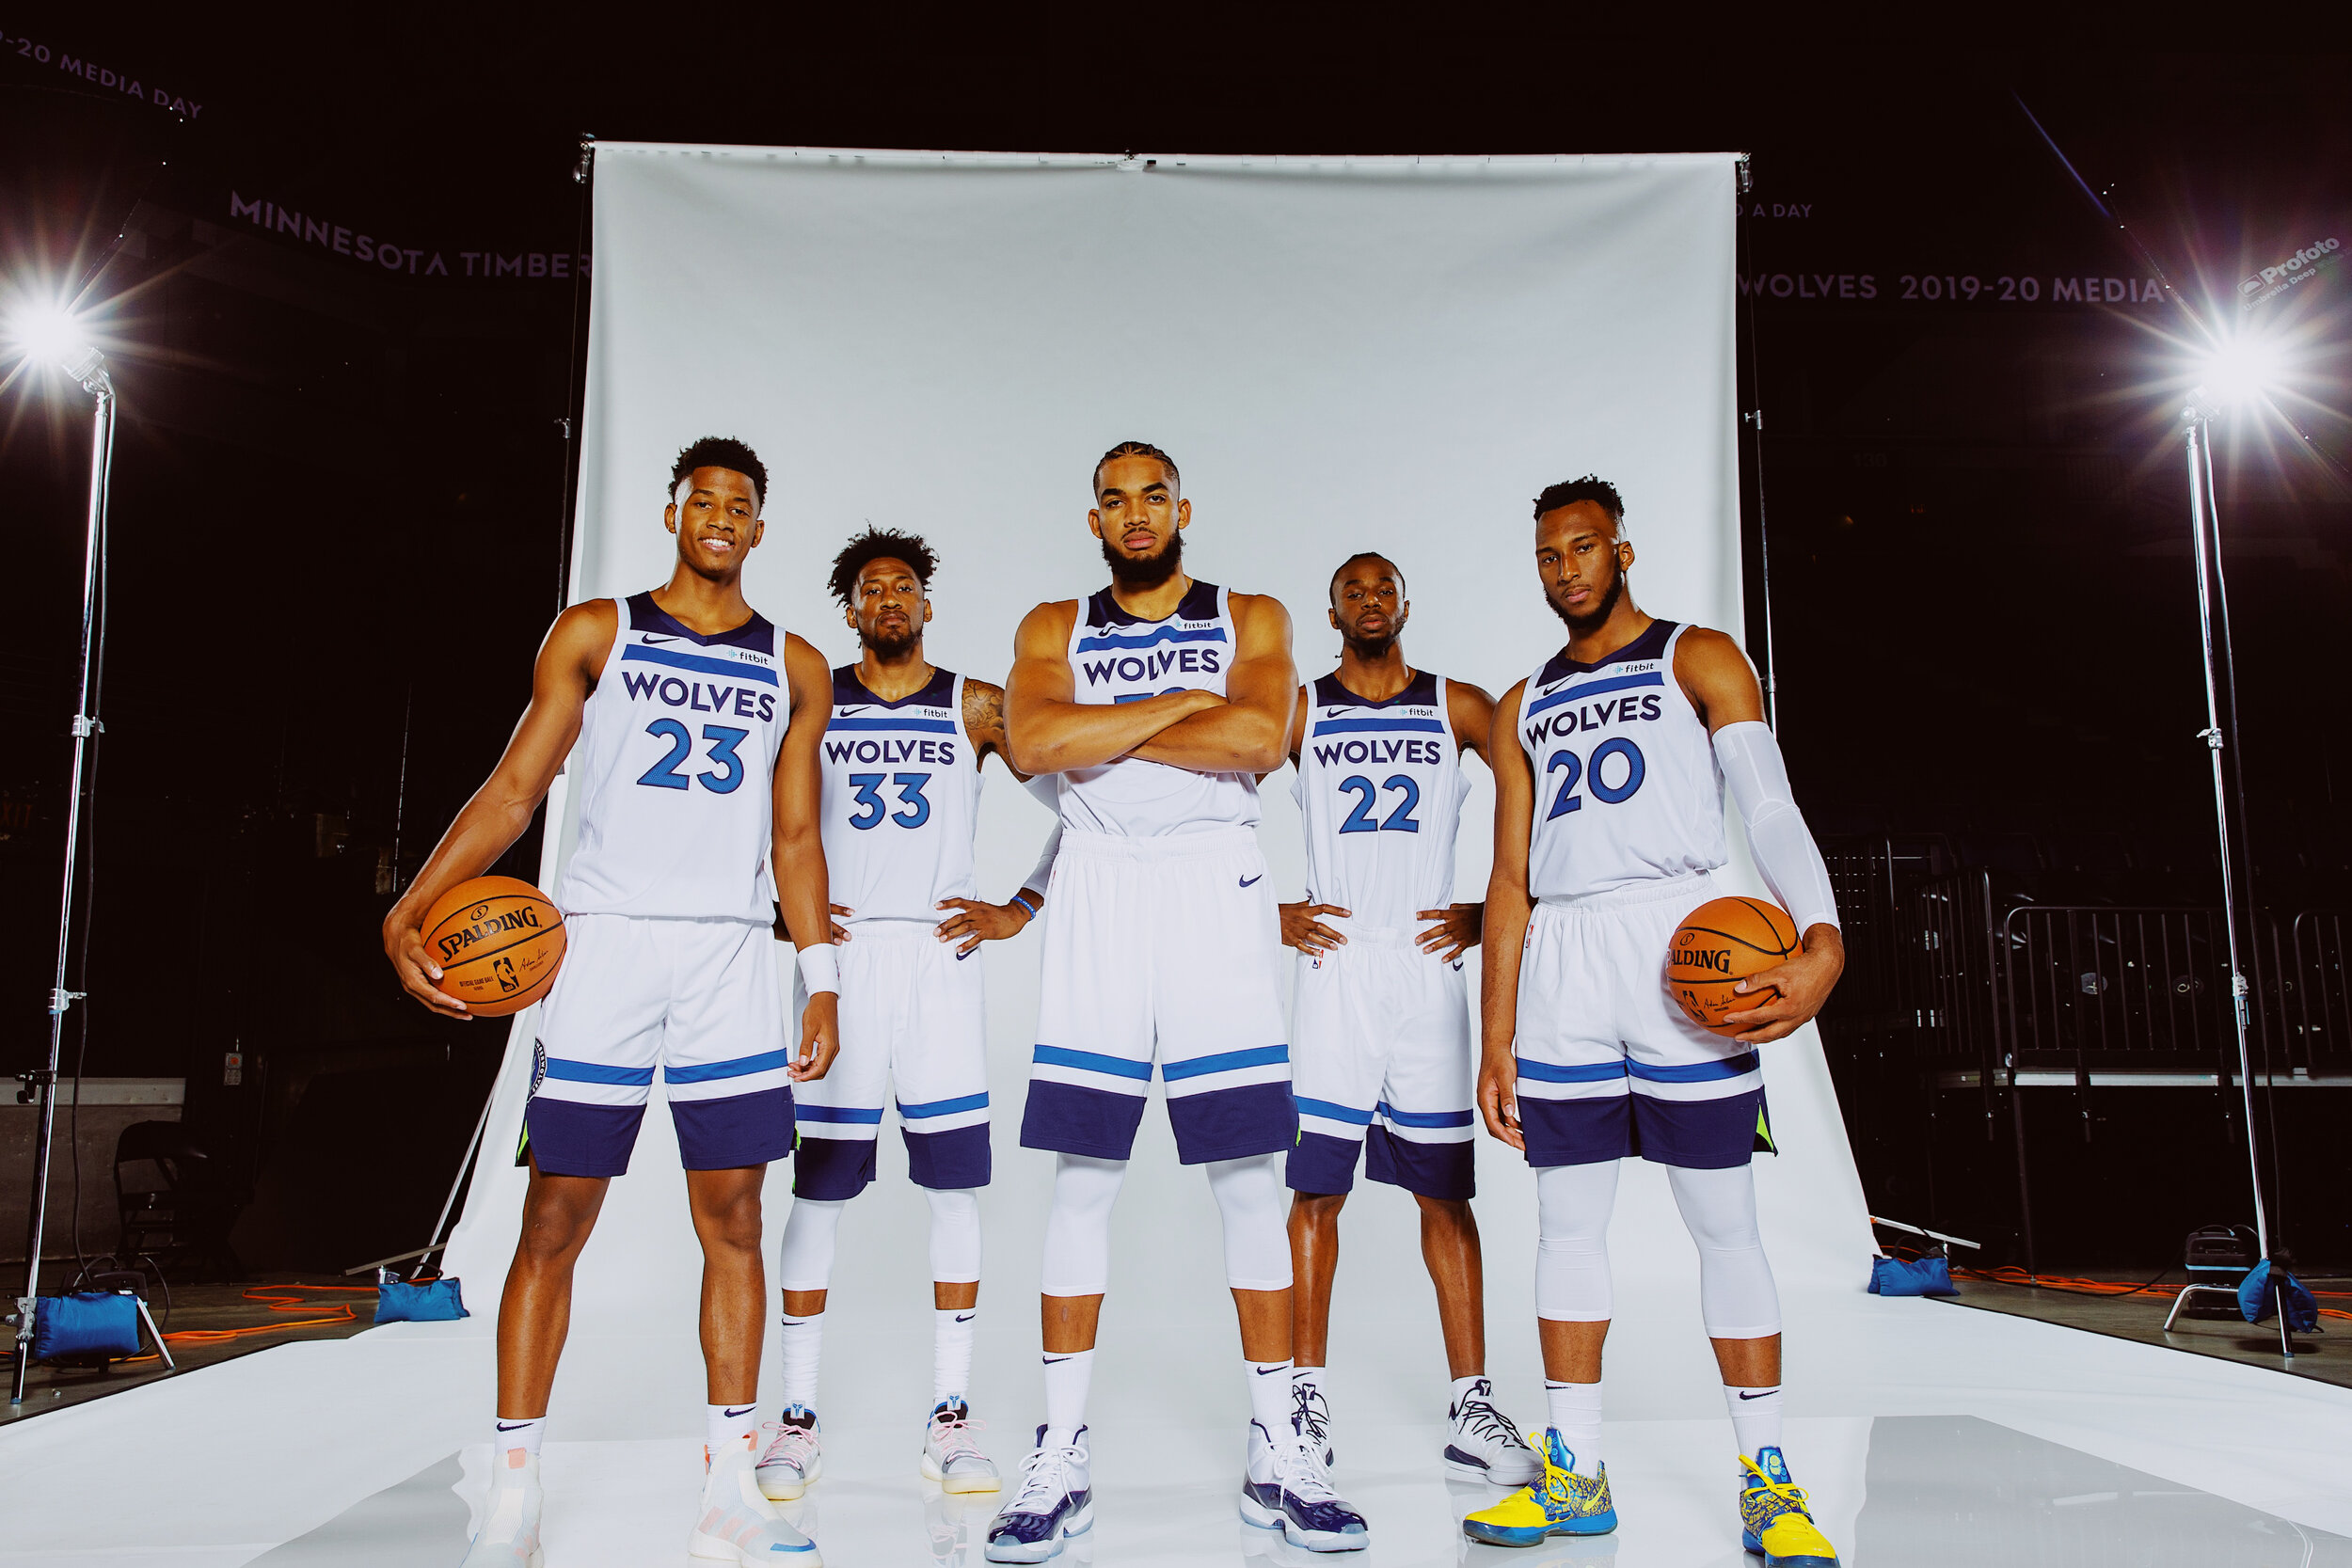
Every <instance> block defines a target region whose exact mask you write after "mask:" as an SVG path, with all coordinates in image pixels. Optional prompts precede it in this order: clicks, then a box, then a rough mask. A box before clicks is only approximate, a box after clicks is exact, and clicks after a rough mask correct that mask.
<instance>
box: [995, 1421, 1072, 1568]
mask: <svg viewBox="0 0 2352 1568" xmlns="http://www.w3.org/2000/svg"><path fill="white" fill-rule="evenodd" d="M1037 1443H1038V1446H1037V1447H1036V1448H1035V1449H1031V1450H1030V1452H1029V1457H1028V1458H1026V1459H1025V1460H1023V1461H1022V1462H1021V1489H1020V1490H1019V1491H1018V1492H1015V1493H1014V1494H1013V1495H1012V1501H1010V1502H1009V1503H1007V1504H1006V1505H1005V1506H1004V1508H1003V1509H1002V1510H1001V1511H1000V1512H999V1513H997V1515H996V1517H995V1518H994V1519H993V1521H991V1522H990V1524H989V1527H988V1551H987V1553H986V1556H987V1558H988V1560H989V1561H991V1562H1043V1561H1044V1560H1046V1559H1047V1558H1049V1557H1052V1556H1053V1555H1054V1554H1055V1553H1056V1552H1058V1551H1060V1550H1061V1548H1062V1543H1063V1542H1064V1541H1066V1540H1068V1539H1069V1538H1070V1537H1072V1536H1075V1535H1084V1534H1085V1533H1086V1532H1087V1531H1089V1530H1090V1529H1092V1528H1094V1492H1093V1481H1092V1480H1091V1478H1090V1475H1089V1471H1090V1470H1091V1467H1092V1457H1091V1455H1090V1454H1089V1452H1088V1442H1087V1429H1086V1428H1084V1427H1080V1428H1079V1429H1078V1436H1077V1440H1076V1441H1075V1442H1073V1443H1071V1444H1070V1445H1068V1446H1067V1447H1064V1448H1053V1449H1049V1448H1047V1447H1046V1446H1045V1429H1044V1428H1043V1427H1040V1428H1038V1429H1037Z"/></svg>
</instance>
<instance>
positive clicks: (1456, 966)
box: [1454, 963, 1462, 969]
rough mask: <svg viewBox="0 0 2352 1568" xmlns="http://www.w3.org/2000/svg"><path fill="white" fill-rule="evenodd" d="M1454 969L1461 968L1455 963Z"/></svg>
mask: <svg viewBox="0 0 2352 1568" xmlns="http://www.w3.org/2000/svg"><path fill="white" fill-rule="evenodd" d="M1461 967H1462V966H1461V965H1460V964H1458V963H1457V964H1455V965H1454V968H1456V969H1459V968H1461Z"/></svg>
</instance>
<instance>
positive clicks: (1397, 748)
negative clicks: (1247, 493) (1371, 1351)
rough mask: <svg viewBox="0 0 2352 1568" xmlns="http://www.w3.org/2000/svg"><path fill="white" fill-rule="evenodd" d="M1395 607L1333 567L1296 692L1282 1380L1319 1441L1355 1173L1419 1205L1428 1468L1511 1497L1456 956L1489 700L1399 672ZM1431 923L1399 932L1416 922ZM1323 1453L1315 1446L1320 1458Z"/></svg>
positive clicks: (1385, 567) (1355, 571)
mask: <svg viewBox="0 0 2352 1568" xmlns="http://www.w3.org/2000/svg"><path fill="white" fill-rule="evenodd" d="M1411 611H1412V606H1411V605H1410V603H1408V602H1407V601H1406V597H1405V575H1404V574H1403V573H1402V572H1400V571H1398V570H1397V569H1396V566H1395V563H1394V562H1391V561H1390V560H1389V559H1388V558H1387V557H1385V556H1381V555H1375V554H1372V553H1369V552H1366V553H1362V554H1358V555H1352V556H1349V557H1348V558H1347V559H1346V560H1345V561H1343V562H1340V565H1339V568H1338V570H1336V571H1334V572H1333V573H1332V574H1331V610H1330V615H1331V625H1332V626H1334V627H1335V628H1336V629H1337V630H1338V631H1339V634H1340V641H1341V653H1340V667H1339V669H1338V670H1336V671H1334V672H1333V673H1330V674H1328V675H1325V676H1323V677H1322V678H1321V679H1319V680H1317V681H1315V682H1314V684H1313V685H1311V686H1307V687H1301V688H1300V689H1299V692H1298V716H1297V719H1296V721H1295V723H1294V724H1293V726H1292V730H1291V761H1292V762H1293V763H1294V764H1295V765H1296V766H1297V768H1298V774H1297V779H1296V781H1295V784H1294V785H1293V789H1294V792H1295V794H1296V796H1297V798H1298V812H1299V817H1300V820H1301V821H1302V822H1303V823H1304V824H1305V826H1306V831H1307V896H1306V898H1305V899H1304V900H1303V901H1302V902H1299V903H1296V904H1284V905H1282V906H1281V914H1282V941H1283V942H1286V943H1287V944H1289V945H1290V946H1293V947H1295V948H1297V949H1298V976H1297V985H1296V987H1295V990H1294V993H1293V994H1294V1002H1293V1006H1294V1008H1295V1011H1294V1013H1293V1023H1292V1030H1291V1054H1292V1060H1291V1086H1292V1090H1293V1092H1294V1094H1295V1096H1296V1099H1297V1103H1298V1127H1299V1137H1298V1143H1297V1145H1296V1147H1295V1148H1292V1150H1291V1152H1290V1168H1289V1180H1290V1186H1291V1190H1292V1192H1293V1193H1294V1194H1295V1196H1294V1197H1293V1198H1292V1199H1291V1221H1290V1231H1291V1263H1292V1268H1293V1270H1294V1272H1295V1274H1296V1275H1297V1285H1296V1287H1295V1291H1294V1294H1293V1297H1292V1308H1293V1310H1292V1318H1291V1323H1292V1348H1293V1350H1294V1351H1295V1353H1296V1359H1297V1370H1295V1372H1294V1373H1293V1374H1292V1381H1293V1385H1294V1386H1295V1388H1296V1390H1297V1395H1298V1400H1299V1407H1300V1413H1301V1416H1302V1417H1303V1418H1304V1419H1305V1421H1306V1423H1307V1425H1308V1426H1309V1427H1311V1429H1312V1430H1313V1431H1314V1432H1316V1433H1327V1431H1328V1430H1329V1422H1330V1412H1329V1409H1328V1406H1327V1403H1326V1402H1325V1398H1324V1389H1323V1369H1324V1365H1325V1361H1324V1355H1325V1350H1326V1345H1327V1339H1328V1336H1329V1329H1330V1322H1331V1279H1332V1275H1333V1274H1334V1272H1335V1271H1336V1270H1337V1268H1338V1266H1339V1259H1340V1248H1339V1236H1340V1233H1339V1224H1340V1209H1341V1206H1342V1205H1343V1204H1344V1203H1345V1202H1346V1201H1347V1194H1348V1192H1349V1190H1350V1189H1351V1188H1353V1187H1354V1186H1355V1184H1356V1157H1357V1154H1358V1151H1359V1150H1361V1151H1362V1153H1363V1155H1364V1167H1365V1174H1366V1175H1368V1176H1370V1177H1371V1178H1372V1179H1373V1180H1375V1181H1386V1182H1389V1183H1391V1184H1392V1185H1395V1186H1399V1187H1403V1188H1404V1189H1405V1190H1406V1192H1409V1193H1411V1194H1412V1195H1413V1197H1414V1200H1415V1201H1416V1202H1417V1203H1418V1204H1419V1205H1420V1207H1421V1246H1422V1260H1423V1261H1424V1262H1426V1263H1427V1265H1428V1267H1429V1278H1430V1281H1431V1283H1432V1284H1434V1285H1435V1286H1436V1287H1437V1291H1438V1325H1439V1327H1440V1329H1441V1330H1442V1331H1443V1333H1444V1336H1445V1353H1446V1363H1447V1368H1448V1375H1450V1376H1451V1377H1452V1378H1453V1379H1454V1390H1453V1397H1452V1400H1451V1402H1450V1403H1449V1405H1448V1407H1447V1411H1446V1417H1447V1421H1448V1425H1449V1428H1450V1430H1449V1432H1448V1433H1447V1438H1446V1445H1445V1451H1444V1458H1445V1463H1446V1467H1447V1469H1449V1470H1450V1471H1452V1472H1453V1473H1454V1474H1455V1475H1458V1476H1461V1477H1463V1478H1464V1479H1465V1480H1470V1481H1493V1482H1498V1483H1500V1484H1502V1485H1505V1486H1518V1485H1520V1484H1522V1483H1524V1482H1527V1481H1534V1480H1536V1479H1537V1478H1538V1477H1540V1476H1541V1475H1542V1474H1543V1465H1542V1464H1541V1463H1540V1462H1539V1461H1538V1460H1537V1459H1536V1458H1535V1455H1534V1453H1533V1452H1532V1451H1531V1450H1530V1449H1528V1446H1527V1444H1526V1442H1525V1441H1524V1440H1523V1439H1522V1438H1521V1437H1520V1436H1519V1433H1518V1428H1517V1427H1516V1426H1514V1425H1513V1424H1512V1423H1511V1422H1510V1421H1509V1420H1507V1419H1506V1418H1503V1416H1502V1414H1501V1413H1500V1412H1498V1411H1497V1410H1496V1409H1495V1407H1494V1390H1493V1387H1492V1386H1491V1385H1490V1384H1488V1382H1487V1381H1486V1299H1485V1290H1484V1285H1483V1278H1484V1271H1483V1268H1482V1264H1481V1259H1480V1256H1479V1246H1478V1222H1477V1220H1476V1219H1475V1218H1473V1217H1472V1216H1471V1214H1470V1196H1471V1195H1472V1193H1473V1192H1475V1190H1476V1182H1475V1180H1474V1178H1473V1176H1472V1172H1471V1158H1470V1156H1471V1149H1470V1138H1471V1136H1472V1129H1471V1122H1472V1120H1473V1118H1472V1117H1471V1115H1470V1072H1471V1059H1472V1054H1473V1053H1472V1051H1471V1047H1470V1001H1469V997H1468V995H1467V993H1466V992H1465V990H1464V987H1463V979H1462V955H1463V954H1464V953H1465V952H1467V951H1468V950H1469V949H1470V948H1471V947H1473V946H1476V945H1477V943H1478V940H1479V925H1480V917H1481V913H1482V908H1481V906H1479V905H1477V904H1455V903H1454V902H1453V901H1452V900H1453V897H1454V839H1455V837H1456V835H1457V833H1458V832H1459V829H1460V826H1461V815H1462V796H1463V792H1464V788H1465V780H1464V777H1463V773H1462V752H1464V751H1465V750H1470V751H1475V752H1478V753H1479V754H1480V755H1481V756H1485V755H1486V732H1487V726H1488V724H1489V723H1490V721H1492V719H1493V717H1494V699H1493V698H1491V697H1489V696H1487V695H1486V692H1484V691H1482V690H1480V689H1478V688H1477V687H1475V686H1470V685H1467V684H1465V683H1463V682H1461V681H1455V680H1447V679H1445V678H1444V677H1442V676H1439V675H1436V674H1432V673H1430V672H1428V671H1426V670H1415V669H1414V668H1412V667H1411V666H1410V665H1408V664H1406V662H1405V648H1404V643H1403V641H1402V638H1403V634H1404V631H1405V623H1406V618H1407V617H1408V616H1409V615H1410V614H1411ZM1422 921H1435V922H1437V924H1436V925H1434V926H1424V927H1420V928H1418V929H1417V928H1416V923H1417V922H1422ZM1327 1452H1328V1450H1327V1449H1326V1453H1327Z"/></svg>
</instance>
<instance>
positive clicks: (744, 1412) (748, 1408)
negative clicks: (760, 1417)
mask: <svg viewBox="0 0 2352 1568" xmlns="http://www.w3.org/2000/svg"><path fill="white" fill-rule="evenodd" d="M758 1408H759V1406H757V1405H755V1404H747V1405H745V1406H744V1407H743V1408H742V1409H740V1410H730V1411H728V1412H727V1419H728V1420H730V1421H732V1420H733V1419H735V1418H737V1417H738V1416H748V1415H750V1414H751V1413H752V1412H753V1411H755V1410H757V1409H758Z"/></svg>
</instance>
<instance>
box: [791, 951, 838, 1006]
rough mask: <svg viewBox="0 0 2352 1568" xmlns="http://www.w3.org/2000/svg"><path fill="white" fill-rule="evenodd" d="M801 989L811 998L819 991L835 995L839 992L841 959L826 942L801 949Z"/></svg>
mask: <svg viewBox="0 0 2352 1568" xmlns="http://www.w3.org/2000/svg"><path fill="white" fill-rule="evenodd" d="M800 961H801V987H802V989H803V990H806V991H807V992H808V993H809V994H810V995H811V996H814V995H816V994H817V993H818V991H820V990H829V991H832V992H834V994H835V995H839V994H840V991H841V959H840V958H838V957H837V956H836V955H835V954H834V950H833V944H832V943H831V942H812V943H811V944H810V945H808V946H806V947H803V948H802V949H801V959H800Z"/></svg>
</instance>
